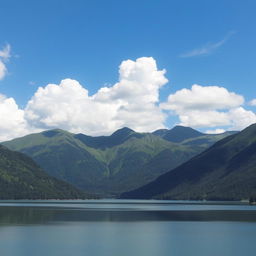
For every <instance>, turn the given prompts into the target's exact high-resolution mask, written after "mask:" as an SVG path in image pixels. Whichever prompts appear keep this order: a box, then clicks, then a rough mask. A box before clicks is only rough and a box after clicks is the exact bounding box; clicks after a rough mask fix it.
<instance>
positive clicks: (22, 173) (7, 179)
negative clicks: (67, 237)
mask: <svg viewBox="0 0 256 256" xmlns="http://www.w3.org/2000/svg"><path fill="white" fill-rule="evenodd" d="M85 197H86V195H85V194H84V193H83V192H81V191H79V190H78V189H76V188H74V187H73V186H71V185H69V184H68V183H66V182H63V181H59V180H57V179H55V178H53V177H50V176H49V175H47V174H46V172H44V171H43V170H42V169H41V168H40V167H39V166H38V165H37V164H36V163H35V162H34V161H33V160H32V159H31V158H29V157H28V156H26V155H24V154H22V153H19V152H14V151H11V150H9V149H7V148H6V147H4V146H0V199H76V198H85Z"/></svg>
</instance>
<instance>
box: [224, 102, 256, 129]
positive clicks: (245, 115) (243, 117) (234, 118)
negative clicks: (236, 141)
mask: <svg viewBox="0 0 256 256" xmlns="http://www.w3.org/2000/svg"><path fill="white" fill-rule="evenodd" d="M228 114H229V118H230V120H231V122H232V129H233V130H241V129H244V128H245V127H247V126H249V125H251V124H253V123H256V114H255V113H254V112H252V111H249V110H246V109H244V108H242V107H239V108H235V109H231V110H230V111H229V113H228Z"/></svg>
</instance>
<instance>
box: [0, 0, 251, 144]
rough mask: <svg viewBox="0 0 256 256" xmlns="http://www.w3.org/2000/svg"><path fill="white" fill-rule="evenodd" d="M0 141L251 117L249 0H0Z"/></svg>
mask: <svg viewBox="0 0 256 256" xmlns="http://www.w3.org/2000/svg"><path fill="white" fill-rule="evenodd" d="M0 10H1V15H0V117H1V122H0V141H4V140H9V139H12V138H16V137H20V136H24V135H26V134H29V133H34V132H40V131H42V130H48V129H54V128H61V129H64V130H68V131H70V132H74V133H80V132H81V133H84V134H88V135H93V136H99V135H109V134H111V133H112V132H114V131H115V130H117V129H119V128H122V127H125V126H126V127H130V128H131V129H134V130H135V131H138V132H151V131H154V130H157V129H161V128H168V129H170V128H172V127H173V126H175V125H184V126H189V127H193V128H195V129H197V130H199V131H202V132H206V133H221V132H224V131H227V130H242V129H244V128H245V127H247V126H248V125H250V124H252V123H255V122H256V114H255V111H256V93H255V92H256V90H255V88H256V72H255V71H256V70H255V69H256V50H255V47H256V33H255V27H256V16H255V10H256V1H254V0H244V1H240V0H194V1H190V0H173V1H172V0H137V1H135V0H130V1H124V0H72V1H71V0H44V1H32V0H23V1H19V0H8V1H4V0H0Z"/></svg>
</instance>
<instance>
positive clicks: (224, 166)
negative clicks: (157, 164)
mask: <svg viewBox="0 0 256 256" xmlns="http://www.w3.org/2000/svg"><path fill="white" fill-rule="evenodd" d="M255 196H256V124H253V125H251V126H249V127H248V128H246V129H245V130H243V131H242V132H240V133H238V134H234V135H232V136H229V137H227V138H224V139H222V140H221V141H219V142H217V143H216V144H214V145H213V146H212V147H210V148H209V149H207V150H206V151H204V152H202V153H201V154H199V155H197V156H195V157H194V158H192V159H191V160H189V161H188V162H186V163H184V164H182V165H180V166H179V167H177V168H175V169H174V170H171V171H169V172H167V173H166V174H163V175H161V176H160V177H159V178H157V179H156V180H155V181H153V182H151V183H149V184H147V185H145V186H143V187H141V188H139V189H137V190H134V191H131V192H128V193H124V194H123V195H122V196H121V197H122V198H158V199H160V198H161V199H183V200H184V199H185V200H186V199H187V200H188V199H192V200H193V199H195V200H198V199H200V200H202V199H205V200H242V199H248V198H250V197H253V198H255Z"/></svg>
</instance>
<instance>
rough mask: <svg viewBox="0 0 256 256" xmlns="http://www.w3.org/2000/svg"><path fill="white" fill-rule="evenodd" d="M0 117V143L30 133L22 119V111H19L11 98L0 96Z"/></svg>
mask: <svg viewBox="0 0 256 256" xmlns="http://www.w3.org/2000/svg"><path fill="white" fill-rule="evenodd" d="M0 116H1V122H0V141H4V140H8V139H12V138H14V137H18V136H23V135H25V134H27V133H28V132H30V130H29V129H28V127H27V123H26V120H25V119H24V111H23V110H21V109H19V107H18V105H17V104H16V102H15V100H14V99H13V98H7V97H6V96H4V95H2V94H0ZM31 131H32V130H31Z"/></svg>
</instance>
